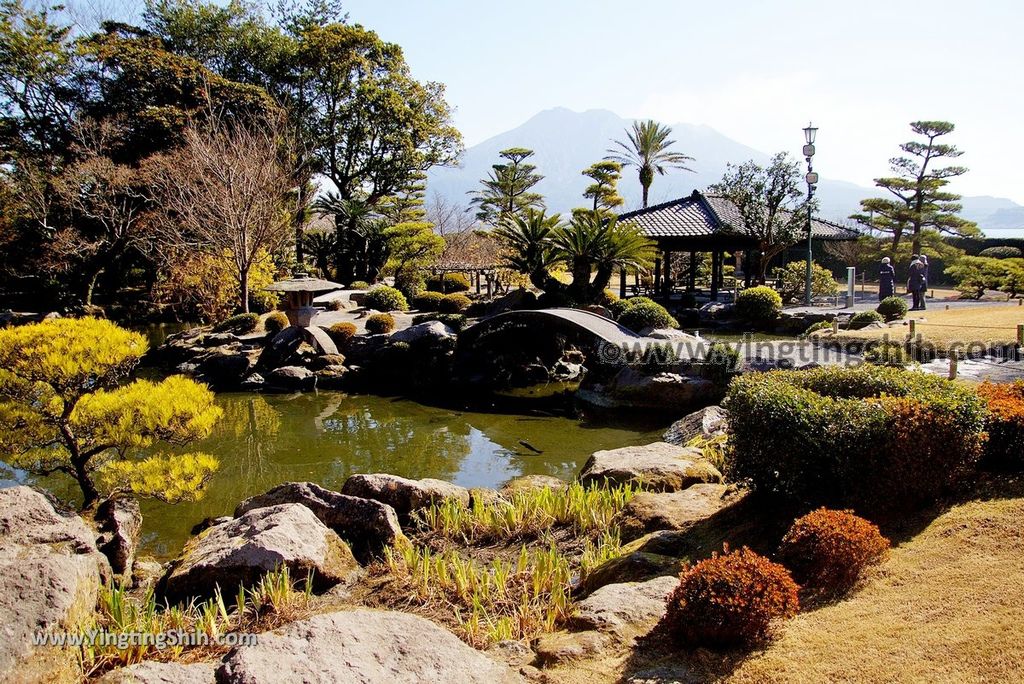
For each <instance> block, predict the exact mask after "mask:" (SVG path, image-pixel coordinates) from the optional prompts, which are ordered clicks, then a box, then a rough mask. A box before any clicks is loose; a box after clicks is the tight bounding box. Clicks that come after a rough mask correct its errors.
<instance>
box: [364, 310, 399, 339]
mask: <svg viewBox="0 0 1024 684" xmlns="http://www.w3.org/2000/svg"><path fill="white" fill-rule="evenodd" d="M394 329H395V319H394V317H393V316H392V315H391V314H388V313H375V314H371V315H370V317H369V318H367V319H366V332H368V333H370V334H371V335H381V334H384V333H389V332H391V331H392V330H394Z"/></svg>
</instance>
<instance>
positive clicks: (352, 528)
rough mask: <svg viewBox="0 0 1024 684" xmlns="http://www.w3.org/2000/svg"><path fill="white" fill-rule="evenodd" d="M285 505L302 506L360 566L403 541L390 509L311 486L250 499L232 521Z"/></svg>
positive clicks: (287, 487) (305, 484)
mask: <svg viewBox="0 0 1024 684" xmlns="http://www.w3.org/2000/svg"><path fill="white" fill-rule="evenodd" d="M286 503H294V504H301V505H303V506H305V507H306V508H308V509H309V510H310V511H312V513H313V515H315V516H316V517H317V519H318V520H320V522H322V523H323V524H324V525H327V527H329V528H331V529H332V530H334V531H335V532H337V533H338V535H340V536H341V538H342V539H344V540H345V541H346V542H348V543H349V544H350V545H351V547H352V552H353V553H354V554H355V556H356V558H359V559H360V560H361V561H363V562H366V561H367V560H369V559H370V558H372V557H374V556H377V555H379V554H380V553H381V552H382V551H383V550H384V548H385V547H388V546H394V544H395V543H396V542H398V541H400V540H402V539H404V538H405V537H404V535H403V534H402V528H401V526H400V525H399V524H398V516H397V515H395V509H393V508H392V507H391V506H389V505H387V504H386V503H381V502H380V501H375V500H373V499H363V498H359V497H355V496H347V495H345V494H339V493H338V492H332V491H331V490H329V489H324V488H323V487H321V486H320V485H317V484H314V483H312V482H286V483H284V484H282V485H278V486H277V487H274V488H273V489H271V490H270V491H269V492H266V493H265V494H258V495H257V496H253V497H250V498H248V499H246V500H245V501H243V502H242V503H240V504H238V507H237V508H236V509H235V517H241V516H243V515H245V514H246V513H248V512H249V511H252V510H255V509H257V508H266V507H268V506H278V505H280V504H286Z"/></svg>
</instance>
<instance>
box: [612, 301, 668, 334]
mask: <svg viewBox="0 0 1024 684" xmlns="http://www.w3.org/2000/svg"><path fill="white" fill-rule="evenodd" d="M638 299H639V300H644V301H639V302H638V301H637V300H638ZM626 301H627V302H629V304H628V305H627V306H626V308H625V310H624V311H623V312H622V313H621V314H620V315H619V325H622V326H624V327H626V328H629V329H630V330H632V331H633V332H640V331H641V330H643V329H644V328H655V329H657V328H678V327H679V322H678V321H676V319H675V318H673V317H672V315H671V314H670V313H669V312H668V310H667V309H665V307H663V306H662V305H661V304H658V303H656V302H653V301H651V300H650V299H647V298H646V297H634V298H633V299H627V300H626Z"/></svg>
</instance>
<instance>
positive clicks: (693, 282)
mask: <svg viewBox="0 0 1024 684" xmlns="http://www.w3.org/2000/svg"><path fill="white" fill-rule="evenodd" d="M688 275H689V282H687V284H686V291H687V292H696V291H697V253H696V252H690V273H689V274H688Z"/></svg>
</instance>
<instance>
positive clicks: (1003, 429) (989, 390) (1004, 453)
mask: <svg viewBox="0 0 1024 684" xmlns="http://www.w3.org/2000/svg"><path fill="white" fill-rule="evenodd" d="M978 394H980V395H981V397H982V398H983V399H984V400H985V401H986V402H987V404H988V411H989V415H988V422H987V428H988V444H987V445H986V449H985V457H986V459H985V460H986V462H987V463H988V465H991V466H995V467H999V468H1021V467H1022V466H1024V380H1017V381H1016V382H1014V383H1007V384H996V383H992V382H985V383H983V384H982V385H981V386H980V387H979V388H978Z"/></svg>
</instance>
